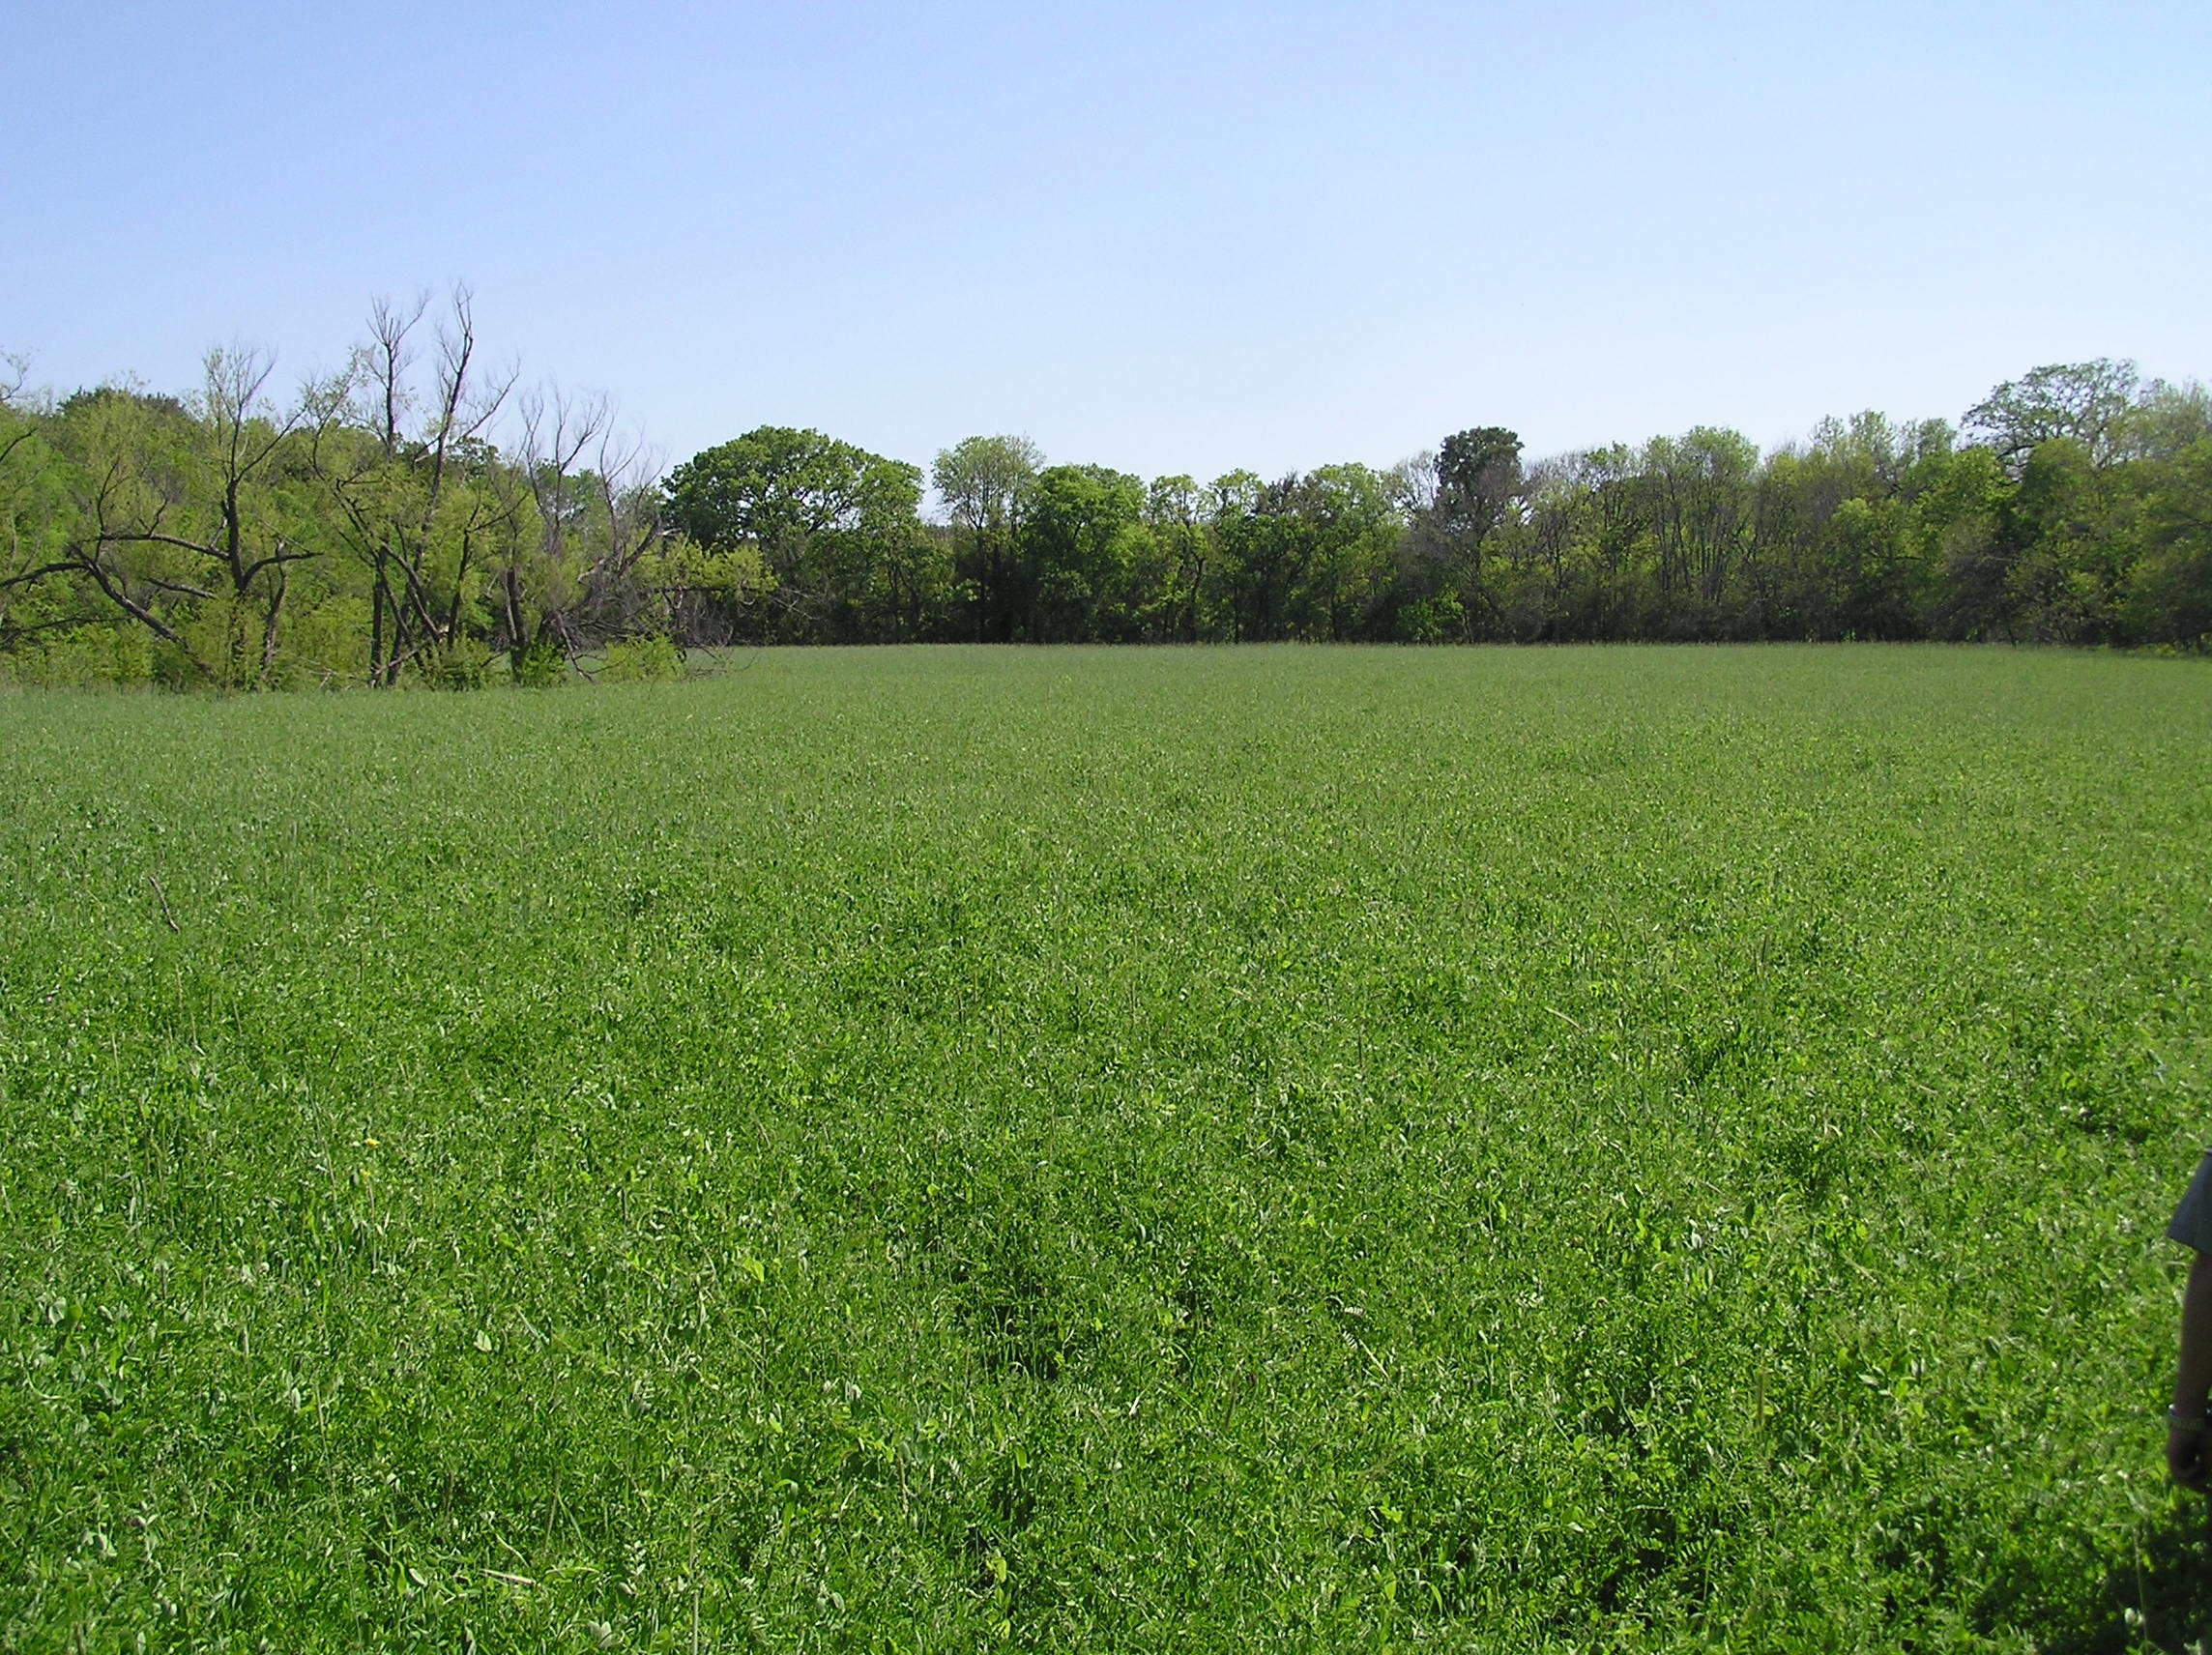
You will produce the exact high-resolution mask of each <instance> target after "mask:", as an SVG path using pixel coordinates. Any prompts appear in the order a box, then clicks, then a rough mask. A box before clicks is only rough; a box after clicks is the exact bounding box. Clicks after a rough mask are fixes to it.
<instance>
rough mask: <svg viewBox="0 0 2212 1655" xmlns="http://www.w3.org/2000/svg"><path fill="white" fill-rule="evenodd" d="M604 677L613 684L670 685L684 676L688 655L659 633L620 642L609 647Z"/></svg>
mask: <svg viewBox="0 0 2212 1655" xmlns="http://www.w3.org/2000/svg"><path fill="white" fill-rule="evenodd" d="M600 676H601V677H603V678H605V679H606V680H607V681H608V682H612V683H667V682H671V681H672V680H675V679H680V678H682V677H683V676H684V652H683V651H682V650H679V649H678V648H677V647H676V644H675V641H674V640H673V639H671V638H669V637H667V636H665V635H664V634H662V633H658V632H655V633H654V634H653V635H652V636H650V637H645V638H618V639H616V640H615V641H614V642H613V643H611V644H609V645H608V646H607V664H606V666H605V667H604V668H603V669H602V670H601V674H600Z"/></svg>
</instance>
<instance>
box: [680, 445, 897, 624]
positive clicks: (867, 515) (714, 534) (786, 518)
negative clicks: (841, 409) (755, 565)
mask: <svg viewBox="0 0 2212 1655" xmlns="http://www.w3.org/2000/svg"><path fill="white" fill-rule="evenodd" d="M663 492H664V497H665V501H666V511H667V516H668V521H669V523H670V524H671V526H672V527H673V528H675V529H676V530H677V531H678V532H679V533H680V534H682V535H684V537H687V538H688V539H690V540H691V541H693V542H695V543H696V544H697V545H699V546H701V547H703V548H705V549H706V550H707V551H709V552H710V553H724V552H729V551H731V550H734V549H737V548H741V547H749V548H754V549H756V550H757V552H758V554H759V556H760V558H761V560H762V563H763V565H764V566H765V570H766V579H767V581H768V583H769V587H770V590H771V591H772V593H773V595H774V598H775V604H774V613H775V614H776V615H777V616H778V617H779V620H780V624H779V625H778V627H777V628H776V630H777V632H778V635H781V636H786V637H791V638H795V639H796V638H805V637H826V638H829V639H832V640H836V641H859V640H867V639H875V638H881V637H885V636H898V635H901V625H902V623H903V624H913V625H918V624H919V620H920V614H921V601H922V596H923V594H924V591H925V589H926V588H927V587H928V586H929V585H931V584H932V583H931V582H930V580H929V578H928V573H927V560H926V551H927V539H926V537H925V536H924V535H923V534H922V532H921V525H920V520H919V515H918V512H919V507H920V503H921V473H920V471H919V469H918V468H917V467H915V466H911V465H907V464H905V463H903V462H901V461H898V460H890V459H886V458H884V457H883V456H882V455H880V454H872V453H869V452H868V451H867V450H864V449H859V448H856V447H854V446H853V445H852V444H850V443H843V442H839V441H837V440H836V439H834V438H831V437H828V436H825V435H823V433H821V432H820V431H812V430H795V429H792V428H790V427H788V426H781V425H763V426H760V427H758V428H756V429H754V430H751V431H748V432H746V433H745V434H744V435H743V436H742V437H739V438H737V439H735V440H734V441H732V442H728V443H724V444H721V445H720V446H719V447H717V448H712V449H707V450H703V451H701V452H700V453H697V454H695V455H693V456H692V457H691V458H690V459H688V460H686V461H684V463H683V464H682V465H680V466H678V467H677V468H676V469H675V470H674V471H673V472H671V473H670V474H669V476H668V479H667V481H666V483H665V485H664V490H663Z"/></svg>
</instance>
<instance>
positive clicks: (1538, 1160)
mask: <svg viewBox="0 0 2212 1655" xmlns="http://www.w3.org/2000/svg"><path fill="white" fill-rule="evenodd" d="M2208 845H2212V670H2207V669H2206V668H2205V667H2203V666H2202V665H2200V664H2196V663H2191V662H2186V661H2172V660H2153V659H2141V658H2126V657H2118V656H2107V655H2084V654H2068V653H2033V652H2003V651H1994V650H1991V651H1983V650H1972V651H1936V650H1930V651H1914V650H1906V649H1883V648H1854V647H1840V646H1837V647H1824V648H1802V649H1793V648H1774V649H1741V650H1656V649H1652V650H1644V649H1615V650H1589V651H1567V650H1559V651H1545V650H1530V651H1520V652H1511V651H1480V650H1453V651H1359V650H1341V651H1335V650H1321V649H1297V648H1283V649H1248V650H1211V651H1208V650H1171V651H1139V650H1130V651H1123V652H1114V651H1105V650H1098V651H1091V650H1075V649H1069V650H1061V651H1018V650H995V651H969V650H956V649H944V650H916V651H905V650H880V651H870V652H839V651H819V652H791V653H774V652H771V653H763V654H760V655H758V656H754V657H750V658H748V659H743V660H742V664H740V665H738V666H736V667H735V668H733V670H729V671H726V672H723V673H722V674H720V675H719V676H716V677H713V678H706V679H699V680H694V681H690V682H684V683H680V684H674V685H667V686H636V687H626V688H603V689H598V690H591V691H582V690H578V691H566V690H565V691H556V692H546V693H527V692H506V693H486V694H480V695H465V696H441V695H434V694H395V695H370V694H350V695H336V696H326V697H261V698H237V699H228V700H219V699H174V698H155V697H131V696H104V697H103V696H97V695H69V694H59V693H57V694H49V695H30V694H18V695H12V696H7V697H0V1649H5V1650H11V1651H13V1650H64V1649H68V1650H79V1649H82V1650H136V1649H139V1648H145V1649H154V1650H168V1649H176V1650H185V1649H225V1650H231V1649H235V1650H242V1651H243V1650H256V1649H265V1648H266V1649H276V1650H325V1649H329V1650H340V1649H343V1650H356V1649H386V1648H390V1649H399V1648H431V1647H435V1648H442V1649H471V1648H474V1649H481V1650H506V1649H528V1650H536V1649H545V1650H587V1649H594V1648H614V1649H666V1650H672V1651H692V1650H706V1649H717V1650H726V1649H739V1648H750V1647H754V1646H762V1647H772V1648H791V1649H814V1648H821V1649H832V1648H834V1649H857V1650H883V1651H890V1650H971V1649H975V1648H989V1647H1000V1646H1005V1647H1018V1648H1056V1649H1057V1648H1100V1649H1206V1650H1211V1649H1219V1650H1230V1649H1237V1650H1242V1649H1251V1648H1258V1647H1278V1646H1279V1647H1289V1648H1315V1649H1320V1648H1330V1649H1337V1648H1359V1649H1383V1648H1398V1649H1416V1648H1438V1649H1485V1650H1522V1649H1568V1648H1573V1649H1609V1648H1619V1649H1636V1650H1651V1649H1669V1648H1701V1649H1704V1648H1713V1649H1720V1648H1728V1649H1741V1650H1774V1649H1797V1648H1803V1649H1822V1650H1856V1649H1906V1648H1910V1649H1915V1650H1937V1649H2012V1650H2023V1649H2028V1648H2050V1649H2065V1650H2098V1649H2115V1650H2117V1649H2123V1648H2132V1647H2138V1646H2141V1647H2152V1646H2156V1647H2163V1648H2169V1649H2178V1648H2180V1647H2181V1646H2182V1644H2183V1642H2184V1641H2185V1640H2195V1639H2197V1638H2199V1637H2201V1636H2202V1634H2203V1630H2204V1626H2203V1620H2204V1619H2205V1618H2206V1616H2205V1611H2206V1609H2207V1606H2208V1604H2212V1577H2208V1576H2207V1574H2206V1566H2205V1563H2204V1552H2203V1546H2204V1519H2203V1516H2202V1502H2201V1501H2192V1500H2190V1499H2187V1498H2185V1497H2184V1496H2181V1495H2177V1494H2175V1493H2173V1492H2171V1491H2170V1490H2169V1489H2168V1487H2167V1485H2166V1484H2165V1482H2164V1480H2163V1471H2162V1467H2161V1466H2160V1462H2159V1448H2160V1444H2161V1441H2162V1440H2163V1437H2162V1431H2161V1428H2160V1426H2159V1424H2158V1414H2159V1410H2160V1408H2161V1407H2162V1406H2163V1403H2164V1400H2165V1398H2164V1395H2163V1391H2164V1387H2165V1386H2166V1385H2167V1383H2168V1379H2169V1374H2170V1363H2171V1349H2172V1343H2173V1336H2174V1326H2175V1320H2176V1304H2177V1290H2178V1284H2179V1279H2180V1266H2181V1262H2182V1261H2181V1258H2180V1256H2179V1253H2178V1250H2177V1249H2175V1248H2173V1247H2171V1246H2170V1245H2169V1244H2168V1243H2165V1242H2164V1241H2163V1240H2161V1239H2160V1235H2159V1232H2160V1229H2161V1227H2162V1225H2163V1223H2164V1221H2165V1218H2166V1216H2167V1213H2168V1210H2169V1209H2170V1207H2171V1205H2172V1203H2173V1201H2174V1199H2175V1198H2176V1197H2177V1196H2178V1194H2179V1192H2180V1189H2181V1186H2182V1184H2183V1182H2184V1181H2185V1180H2186V1178H2187V1176H2188V1175H2189V1173H2190V1171H2191V1170H2192V1168H2193V1166H2194V1164H2195V1161H2196V1158H2197V1154H2198V1152H2199V1151H2200V1150H2201V1148H2202V1147H2203V1145H2204V1143H2205V1142H2207V1136H2206V1135H2207V1133H2208V1132H2212V1096H2208V1091H2207V1089H2208V1085H2212V1062H2208V1050H2212V1046H2208V1038H2212V1020H2208V1013H2212V1004H2208V989H2207V972H2208V966H2212V960H2208V954H2212V887H2208V885H2207V878H2206V850H2207V846H2208Z"/></svg>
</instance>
